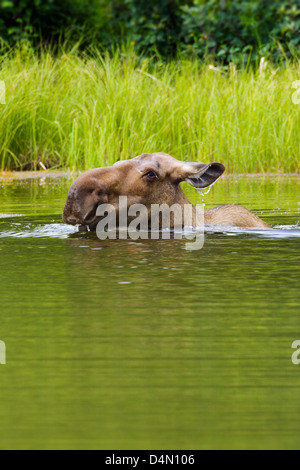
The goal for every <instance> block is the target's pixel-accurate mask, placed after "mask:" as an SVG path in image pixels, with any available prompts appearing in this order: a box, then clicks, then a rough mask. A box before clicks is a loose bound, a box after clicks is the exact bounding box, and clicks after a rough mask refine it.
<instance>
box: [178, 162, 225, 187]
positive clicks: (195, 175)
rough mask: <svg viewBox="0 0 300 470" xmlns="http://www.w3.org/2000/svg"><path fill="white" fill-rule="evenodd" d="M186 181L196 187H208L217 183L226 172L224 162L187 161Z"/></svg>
mask: <svg viewBox="0 0 300 470" xmlns="http://www.w3.org/2000/svg"><path fill="white" fill-rule="evenodd" d="M186 165H187V166H186V176H185V178H184V181H186V182H187V183H190V184H191V185H192V186H194V188H197V189H200V188H207V187H208V186H210V185H212V184H213V183H215V182H216V181H217V180H218V179H219V178H220V177H221V176H222V175H223V173H224V171H225V167H224V165H222V163H208V164H205V163H187V164H186Z"/></svg>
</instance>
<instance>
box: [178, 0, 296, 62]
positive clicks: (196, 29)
mask: <svg viewBox="0 0 300 470" xmlns="http://www.w3.org/2000/svg"><path fill="white" fill-rule="evenodd" d="M182 10H183V28H182V33H183V38H184V39H183V42H184V46H183V49H184V50H185V51H191V52H193V53H194V54H196V55H198V56H204V55H206V54H213V55H215V54H216V57H217V58H219V59H221V60H222V61H223V60H225V61H226V62H231V61H233V62H237V60H238V61H240V59H241V58H244V62H246V63H247V60H248V56H249V53H252V59H257V58H260V57H262V56H270V55H272V57H273V58H275V59H277V58H279V57H280V58H282V51H283V49H284V50H285V53H286V54H287V55H289V56H291V55H294V53H295V51H296V49H297V47H298V48H299V46H300V5H299V3H298V1H293V0H292V1H291V0H289V1H282V0H273V1H272V2H270V0H260V1H257V0H243V1H239V2H237V1H228V0H208V1H206V2H205V3H204V4H202V5H193V6H192V7H188V6H184V7H183V8H182ZM278 42H279V43H281V44H278Z"/></svg>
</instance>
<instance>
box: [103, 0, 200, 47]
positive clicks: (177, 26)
mask: <svg viewBox="0 0 300 470" xmlns="http://www.w3.org/2000/svg"><path fill="white" fill-rule="evenodd" d="M182 3H183V2H182V1H180V0H152V1H149V2H144V1H141V0H123V1H119V0H113V1H112V2H111V8H112V17H111V21H110V26H111V27H112V30H113V33H112V35H113V37H115V36H117V37H118V38H119V40H120V41H122V40H123V39H126V40H129V41H130V42H131V43H134V44H135V45H136V47H137V48H138V49H139V50H146V51H149V50H152V51H153V50H155V51H158V52H159V53H160V54H162V55H164V56H167V55H170V54H173V53H174V52H175V51H176V49H177V47H178V44H179V42H180V41H181V39H182V28H183V21H184V18H183V14H182V10H181V6H182ZM184 3H185V5H187V6H192V5H193V0H191V1H185V2H184Z"/></svg>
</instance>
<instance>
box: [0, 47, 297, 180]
mask: <svg viewBox="0 0 300 470" xmlns="http://www.w3.org/2000/svg"><path fill="white" fill-rule="evenodd" d="M299 79H300V65H296V64H294V65H292V64H291V65H288V66H286V67H281V68H274V67H273V66H272V65H270V64H268V65H267V67H266V69H265V70H262V68H261V69H260V70H257V71H251V70H249V71H246V70H241V71H238V70H236V69H235V68H233V67H232V68H231V69H230V70H229V71H228V72H222V71H219V70H218V69H212V67H209V66H208V64H205V65H203V64H202V65H201V64H200V63H199V62H197V61H192V60H189V61H188V60H181V61H180V60H178V61H173V62H171V63H169V64H160V63H157V62H154V61H151V60H149V59H143V60H142V59H139V58H137V57H135V56H134V54H130V53H121V52H116V53H115V54H114V56H113V57H109V56H108V55H101V53H100V52H94V54H93V55H92V56H91V55H89V56H87V57H84V56H82V54H79V53H78V52H77V51H76V50H74V51H71V52H68V53H63V54H61V55H60V56H59V57H54V56H53V55H52V54H51V52H44V53H42V55H40V56H39V57H38V56H37V55H35V54H34V53H33V52H32V51H31V50H30V49H27V48H26V47H23V48H20V49H18V50H15V51H13V52H11V53H9V54H7V55H2V56H1V58H0V80H3V81H5V83H6V90H7V103H6V105H0V123H1V124H0V125H1V128H0V165H1V167H2V169H29V168H34V169H38V168H39V167H40V166H39V165H40V163H42V164H43V165H44V166H46V167H47V168H70V169H87V168H93V167H98V166H103V165H108V164H112V163H114V162H115V161H117V160H119V159H127V158H130V157H133V156H136V155H138V154H141V153H144V152H154V151H163V152H167V153H170V154H172V155H174V156H175V157H177V158H179V159H182V160H194V161H196V160H197V161H200V160H203V161H211V160H215V161H221V162H223V163H225V165H226V166H227V168H228V170H229V171H230V172H235V173H245V172H298V171H299V170H300V158H299V157H300V105H295V104H294V103H293V101H292V95H293V93H294V92H295V90H293V88H292V84H293V82H294V81H296V80H299Z"/></svg>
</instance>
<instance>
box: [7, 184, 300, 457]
mask: <svg viewBox="0 0 300 470" xmlns="http://www.w3.org/2000/svg"><path fill="white" fill-rule="evenodd" d="M282 181H283V182H282V185H281V183H280V184H279V183H278V181H277V180H276V181H275V182H274V181H273V180H272V181H270V184H269V186H268V187H266V188H265V185H266V184H267V183H266V181H262V182H261V183H259V182H257V181H255V180H253V179H249V178H248V179H245V180H240V179H238V180H235V179H234V180H230V184H229V180H226V179H225V181H224V183H221V181H220V182H219V183H220V186H221V187H220V188H219V187H218V186H217V185H216V186H215V187H214V188H213V190H212V192H211V193H210V195H209V196H208V197H209V200H208V201H207V204H208V203H209V204H210V205H214V204H218V203H220V202H221V201H223V202H224V203H225V202H239V203H244V204H245V205H248V206H249V208H254V209H256V210H258V208H259V209H260V211H263V212H264V214H263V215H264V217H265V218H266V219H267V221H269V222H270V221H272V223H273V224H279V225H280V226H284V229H285V230H286V229H288V230H287V231H288V232H289V233H290V234H293V233H294V232H296V233H297V230H299V229H298V228H297V223H299V220H300V215H299V204H298V201H297V199H296V198H295V190H296V189H295V188H297V187H298V186H297V185H298V180H297V179H293V178H292V179H291V180H287V179H283V180H282ZM36 185H37V183H36V182H24V183H22V184H20V183H17V185H9V186H7V187H6V190H5V191H4V192H3V193H0V197H1V212H2V213H3V214H14V213H15V214H25V216H22V217H20V218H17V219H16V218H5V219H0V263H1V270H0V294H1V314H0V319H1V327H0V340H3V341H5V343H6V346H7V365H6V366H0V383H1V386H0V422H1V427H0V442H1V448H19V447H21V448H53V447H55V448H65V447H67V448H104V449H113V448H118V447H119V448H121V449H132V448H135V449H142V448H152V449H154V448H156V449H159V448H160V449H193V448H196V449H201V448H265V447H268V448H298V447H299V433H298V431H297V429H298V423H299V418H300V405H299V400H298V389H299V386H300V378H299V368H298V367H297V366H295V365H293V364H292V361H291V356H292V352H293V351H292V349H291V345H292V343H293V342H294V341H295V340H296V339H300V336H299V335H300V319H299V303H300V291H299V274H300V263H299V261H300V260H299V238H296V237H288V238H277V237H276V236H273V237H272V238H265V237H264V236H262V234H258V233H254V232H251V233H250V232H249V233H236V232H234V231H232V232H226V233H224V230H223V231H220V232H219V233H208V234H207V235H206V242H205V245H204V248H203V250H200V251H198V252H188V251H186V250H185V249H184V248H185V241H184V240H182V241H180V240H170V241H168V240H157V241H152V240H142V241H137V242H134V241H131V240H123V241H118V240H108V241H105V242H100V241H99V240H98V239H97V237H96V235H95V234H90V233H89V234H79V233H75V232H74V230H73V228H72V227H71V228H70V227H67V226H65V225H63V224H62V223H61V208H62V207H63V204H64V199H65V195H66V191H67V188H68V185H69V181H67V180H66V181H65V182H63V181H62V182H60V183H58V181H55V182H49V183H47V184H46V185H41V186H38V185H37V186H36ZM280 185H281V186H280ZM218 188H219V189H218ZM297 194H299V193H297ZM196 197H197V196H196ZM256 198H257V199H256ZM193 202H196V200H195V201H193ZM279 208H280V209H279ZM16 224H20V225H16ZM275 232H276V233H277V232H278V231H277V230H276V231H275ZM275 232H274V233H275Z"/></svg>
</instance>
